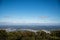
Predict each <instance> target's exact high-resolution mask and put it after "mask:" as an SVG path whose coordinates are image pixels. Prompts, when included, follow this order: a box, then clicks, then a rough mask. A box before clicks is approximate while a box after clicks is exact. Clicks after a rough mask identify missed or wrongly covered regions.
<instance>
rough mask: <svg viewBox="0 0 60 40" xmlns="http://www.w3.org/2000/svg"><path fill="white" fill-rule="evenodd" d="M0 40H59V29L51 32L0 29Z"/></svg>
mask: <svg viewBox="0 0 60 40" xmlns="http://www.w3.org/2000/svg"><path fill="white" fill-rule="evenodd" d="M0 40H60V31H51V34H49V33H46V32H44V31H38V32H36V33H34V32H31V31H14V32H6V31H5V30H0Z"/></svg>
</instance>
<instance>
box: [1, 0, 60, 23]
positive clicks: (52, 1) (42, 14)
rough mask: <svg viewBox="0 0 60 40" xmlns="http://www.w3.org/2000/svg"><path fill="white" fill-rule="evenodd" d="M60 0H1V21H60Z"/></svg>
mask: <svg viewBox="0 0 60 40" xmlns="http://www.w3.org/2000/svg"><path fill="white" fill-rule="evenodd" d="M59 11H60V1H59V0H0V22H1V23H4V22H6V23H60V12H59Z"/></svg>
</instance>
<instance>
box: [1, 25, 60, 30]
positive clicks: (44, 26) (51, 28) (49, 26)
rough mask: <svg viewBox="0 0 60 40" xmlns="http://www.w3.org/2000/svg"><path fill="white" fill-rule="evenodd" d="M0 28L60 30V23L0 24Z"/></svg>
mask: <svg viewBox="0 0 60 40" xmlns="http://www.w3.org/2000/svg"><path fill="white" fill-rule="evenodd" d="M0 29H16V30H18V29H33V30H42V29H43V30H60V25H0Z"/></svg>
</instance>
